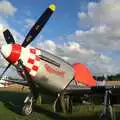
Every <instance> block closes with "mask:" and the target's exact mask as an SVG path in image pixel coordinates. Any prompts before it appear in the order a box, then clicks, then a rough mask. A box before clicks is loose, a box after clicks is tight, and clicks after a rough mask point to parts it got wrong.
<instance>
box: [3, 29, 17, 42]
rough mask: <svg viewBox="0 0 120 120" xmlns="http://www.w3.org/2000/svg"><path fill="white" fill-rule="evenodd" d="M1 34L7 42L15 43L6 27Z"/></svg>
mask: <svg viewBox="0 0 120 120" xmlns="http://www.w3.org/2000/svg"><path fill="white" fill-rule="evenodd" d="M3 35H4V37H5V40H6V42H7V44H11V43H15V40H14V38H13V36H12V34H11V32H10V31H9V30H8V29H7V30H5V31H4V32H3Z"/></svg>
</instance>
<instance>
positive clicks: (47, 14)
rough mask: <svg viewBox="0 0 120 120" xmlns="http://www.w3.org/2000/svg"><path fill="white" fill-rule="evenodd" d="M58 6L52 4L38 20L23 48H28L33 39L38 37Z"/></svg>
mask: <svg viewBox="0 0 120 120" xmlns="http://www.w3.org/2000/svg"><path fill="white" fill-rule="evenodd" d="M55 9H56V6H55V5H54V4H50V5H49V7H48V8H47V9H46V10H45V12H44V13H43V14H42V16H41V17H40V18H39V19H38V21H37V22H36V23H35V24H34V25H33V27H32V28H31V30H30V31H29V33H28V34H27V36H26V38H25V40H24V41H23V43H22V46H23V47H26V46H27V45H28V44H29V43H31V42H32V41H33V39H34V38H35V37H36V36H37V35H38V33H39V32H40V31H41V30H42V28H43V27H44V25H45V24H46V23H47V21H48V20H49V18H50V17H51V15H52V13H53V12H54V11H55Z"/></svg>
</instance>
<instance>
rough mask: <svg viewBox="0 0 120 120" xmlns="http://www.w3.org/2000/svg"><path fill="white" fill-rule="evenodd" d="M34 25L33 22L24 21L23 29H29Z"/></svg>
mask: <svg viewBox="0 0 120 120" xmlns="http://www.w3.org/2000/svg"><path fill="white" fill-rule="evenodd" d="M34 24H35V20H33V19H30V18H27V19H25V28H27V29H28V28H31V27H32V26H33V25H34Z"/></svg>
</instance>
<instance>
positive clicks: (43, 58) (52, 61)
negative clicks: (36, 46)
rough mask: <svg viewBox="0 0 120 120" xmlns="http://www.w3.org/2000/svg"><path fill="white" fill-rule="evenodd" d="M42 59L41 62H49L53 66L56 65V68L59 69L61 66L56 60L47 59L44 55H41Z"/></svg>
mask: <svg viewBox="0 0 120 120" xmlns="http://www.w3.org/2000/svg"><path fill="white" fill-rule="evenodd" d="M40 59H41V60H44V61H46V62H48V63H51V64H53V65H55V66H57V67H60V64H59V63H57V62H56V61H54V60H52V59H50V58H48V57H45V56H43V55H40Z"/></svg>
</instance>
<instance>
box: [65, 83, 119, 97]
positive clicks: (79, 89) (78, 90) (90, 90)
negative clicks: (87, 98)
mask: <svg viewBox="0 0 120 120" xmlns="http://www.w3.org/2000/svg"><path fill="white" fill-rule="evenodd" d="M106 90H110V91H111V92H112V94H117V93H120V85H116V86H115V85H108V84H104V85H98V86H95V87H88V86H81V85H80V86H78V85H69V86H68V87H67V88H65V91H66V92H67V93H68V94H72V95H84V94H99V95H100V94H101V95H103V94H104V93H105V91H106Z"/></svg>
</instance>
